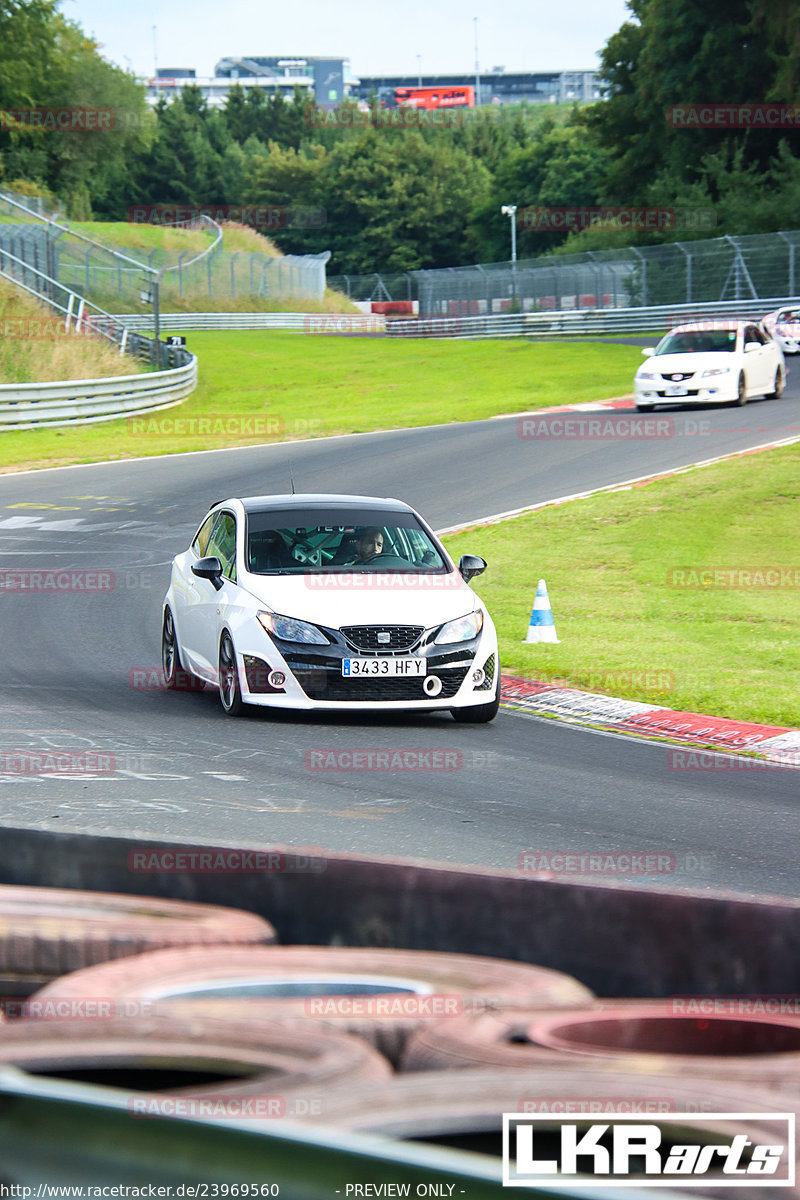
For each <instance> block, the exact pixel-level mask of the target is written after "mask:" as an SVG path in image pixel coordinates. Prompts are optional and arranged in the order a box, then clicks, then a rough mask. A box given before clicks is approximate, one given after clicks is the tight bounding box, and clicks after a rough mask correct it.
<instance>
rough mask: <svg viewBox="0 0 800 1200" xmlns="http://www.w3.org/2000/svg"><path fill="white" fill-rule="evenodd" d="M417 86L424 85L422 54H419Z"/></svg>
mask: <svg viewBox="0 0 800 1200" xmlns="http://www.w3.org/2000/svg"><path fill="white" fill-rule="evenodd" d="M417 87H422V55H421V54H418V55H417Z"/></svg>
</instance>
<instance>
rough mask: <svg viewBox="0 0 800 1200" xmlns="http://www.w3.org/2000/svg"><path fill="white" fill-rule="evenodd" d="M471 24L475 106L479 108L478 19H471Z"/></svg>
mask: <svg viewBox="0 0 800 1200" xmlns="http://www.w3.org/2000/svg"><path fill="white" fill-rule="evenodd" d="M472 22H473V24H474V26H475V104H476V106H480V102H481V73H480V68H479V67H478V18H477V17H473V18H472Z"/></svg>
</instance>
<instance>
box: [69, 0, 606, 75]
mask: <svg viewBox="0 0 800 1200" xmlns="http://www.w3.org/2000/svg"><path fill="white" fill-rule="evenodd" d="M62 11H63V12H64V15H65V16H67V17H69V18H70V19H72V20H74V21H77V23H78V24H79V25H81V27H82V28H83V29H84V31H85V32H86V33H88V34H90V35H93V36H94V37H95V38H96V39H97V41H99V42H100V43H101V46H102V52H103V54H104V55H105V56H106V57H107V58H109V59H111V60H112V62H115V63H118V64H119V65H120V66H121V67H123V68H126V67H129V68H132V69H133V70H134V71H135V72H136V74H137V75H148V76H149V75H152V73H153V62H154V45H153V40H154V38H153V26H155V27H156V39H155V40H156V47H157V54H158V65H159V67H194V68H195V70H196V71H197V73H198V75H212V74H213V72H214V64H215V63H216V62H217V61H218V60H219V59H220V58H224V57H227V56H228V55H235V56H244V55H249V54H253V55H264V56H270V57H271V56H275V55H279V56H281V57H305V56H313V55H334V56H337V57H338V56H341V57H342V58H349V59H350V63H351V67H352V71H353V73H354V74H355V75H357V76H358V75H379V74H410V75H414V74H416V73H417V71H418V68H419V66H420V65H421V67H422V72H423V74H434V73H442V72H446V73H455V72H462V71H464V72H469V73H472V72H473V71H474V66H475V29H476V26H475V22H474V18H475V17H477V18H478V23H477V33H478V59H479V63H480V67H481V70H482V71H488V70H491V68H492V67H494V66H500V65H502V66H504V67H506V69H507V70H509V71H560V70H591V69H593V68H594V67H596V65H597V62H598V58H597V55H598V51H599V50H600V49H602V47H603V45H604V43H605V42H606V40H607V39H608V38H609V37H610V36H611V34H613V33H614V32H616V30H617V29H618V28H619V26H620V25H621V24H622V22H623V21H624V20H626V18H627V17H628V16H629V15H630V14H629V12H628V10H627V7H626V5H625V0H569V2H567V3H565V2H564V0H493V2H492V3H487V0H473V3H472V4H464V3H461V0H287V2H284V3H275V0H266V2H264V0H262V2H260V3H259V0H169V3H167V0H63V2H62ZM418 55H420V56H421V63H420V62H419V60H418V58H417V56H418Z"/></svg>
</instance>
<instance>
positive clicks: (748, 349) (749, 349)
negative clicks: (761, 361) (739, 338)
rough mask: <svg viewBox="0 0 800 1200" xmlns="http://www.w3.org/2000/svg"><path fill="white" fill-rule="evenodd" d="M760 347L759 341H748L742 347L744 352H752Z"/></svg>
mask: <svg viewBox="0 0 800 1200" xmlns="http://www.w3.org/2000/svg"><path fill="white" fill-rule="evenodd" d="M760 349H761V342H748V343H747V345H746V346H745V348H744V352H745V354H752V352H753V351H754V350H760Z"/></svg>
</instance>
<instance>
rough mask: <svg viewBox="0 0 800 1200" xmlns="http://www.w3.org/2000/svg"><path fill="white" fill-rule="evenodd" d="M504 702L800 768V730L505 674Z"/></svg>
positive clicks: (583, 722)
mask: <svg viewBox="0 0 800 1200" xmlns="http://www.w3.org/2000/svg"><path fill="white" fill-rule="evenodd" d="M500 699H501V702H502V703H503V705H504V706H507V707H510V708H516V709H521V710H522V711H528V712H534V713H537V714H539V715H541V716H551V717H559V718H561V719H562V720H567V721H570V722H572V723H574V724H581V725H588V724H591V725H595V726H599V727H600V728H603V729H609V730H614V731H616V732H619V733H630V734H638V735H639V736H641V737H657V738H663V739H665V740H666V741H670V742H676V743H678V744H681V745H687V746H692V747H695V748H699V749H700V750H701V751H702V750H703V749H706V748H711V749H712V750H721V751H727V752H729V753H730V752H733V753H736V752H739V753H742V752H743V753H746V754H748V755H752V754H755V755H757V756H758V757H760V758H763V759H765V760H767V761H769V762H773V763H775V764H776V765H779V766H785V767H800V730H798V729H789V728H788V727H786V726H782V725H757V724H755V723H753V722H749V721H731V720H728V719H727V718H726V717H707V716H703V715H702V714H701V713H692V712H678V711H676V710H674V709H671V708H663V707H662V706H661V705H658V704H644V703H643V702H642V701H640V700H621V699H618V698H617V697H614V696H605V695H602V694H601V693H597V692H582V691H580V690H579V689H578V688H565V687H557V686H555V685H554V684H550V683H540V682H537V681H535V680H532V679H520V678H518V677H516V676H514V675H503V676H502V679H501V687H500ZM696 757H698V762H697V763H696V764H693V763H692V762H691V761H686V762H685V763H683V764H682V765H683V766H684V767H685V768H687V769H691V767H692V765H696V766H697V767H698V768H701V767H703V766H707V765H709V764H708V763H706V762H703V761H700V756H699V755H696Z"/></svg>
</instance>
